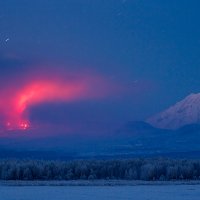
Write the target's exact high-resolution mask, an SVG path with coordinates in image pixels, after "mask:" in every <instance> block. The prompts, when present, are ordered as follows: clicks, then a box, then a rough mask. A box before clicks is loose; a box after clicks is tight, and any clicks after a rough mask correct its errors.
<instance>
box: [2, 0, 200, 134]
mask: <svg viewBox="0 0 200 200" xmlns="http://www.w3.org/2000/svg"><path fill="white" fill-rule="evenodd" d="M199 6H200V2H199V1H197V0H191V1H188V0H182V1H179V0H169V1H162V0H151V1H147V0H95V1H94V0H84V1H83V0H60V1H56V0H30V1H27V0H18V1H16V0H6V1H1V2H0V120H1V123H0V124H1V127H3V128H5V127H6V128H7V129H10V130H13V129H17V128H20V129H23V130H25V129H28V128H30V127H33V126H35V127H37V126H41V127H43V129H45V128H46V127H49V126H54V125H55V126H57V127H60V129H62V130H63V132H65V131H66V132H75V131H77V132H81V131H84V132H87V131H88V132H98V131H99V132H101V131H102V132H103V131H105V130H107V131H111V130H114V129H117V128H118V127H119V126H121V125H123V124H125V123H127V122H128V121H133V120H145V119H147V118H148V117H150V116H151V115H153V114H155V113H157V112H160V111H162V110H163V109H165V108H167V107H168V106H170V105H172V104H174V103H175V102H177V101H179V100H181V99H182V98H184V97H185V96H187V95H189V94H190V93H198V92H200V79H199V77H200V67H199V64H200V56H199V52H200V21H199V19H200V13H199V9H198V8H199Z"/></svg>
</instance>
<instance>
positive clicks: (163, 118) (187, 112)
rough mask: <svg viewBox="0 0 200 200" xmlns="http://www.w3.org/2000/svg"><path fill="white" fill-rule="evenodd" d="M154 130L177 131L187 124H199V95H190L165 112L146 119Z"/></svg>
mask: <svg viewBox="0 0 200 200" xmlns="http://www.w3.org/2000/svg"><path fill="white" fill-rule="evenodd" d="M147 122H148V123H150V124H151V125H152V126H154V127H156V128H162V129H172V130H175V129H178V128H180V127H182V126H186V125H189V124H200V93H198V94H190V95H189V96H187V97H186V98H185V99H183V100H182V101H180V102H178V103H176V104H175V105H173V106H171V107H170V108H168V109H167V110H165V111H163V112H161V113H159V114H156V115H155V116H152V117H150V118H149V119H147Z"/></svg>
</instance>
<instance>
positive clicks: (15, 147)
mask: <svg viewBox="0 0 200 200" xmlns="http://www.w3.org/2000/svg"><path fill="white" fill-rule="evenodd" d="M199 144H200V125H198V124H191V125H186V126H184V127H181V128H180V129H177V130H166V129H159V128H154V127H152V126H151V125H149V124H148V123H146V122H141V121H140V122H138V121H136V122H134V121H133V122H128V123H126V124H125V125H124V126H122V127H121V128H120V129H119V130H117V131H116V132H115V133H113V134H112V135H109V136H108V135H104V136H103V135H99V136H95V137H94V136H89V135H87V136H85V135H84V134H82V135H71V136H69V135H65V136H64V135H63V136H52V137H48V138H45V137H43V138H31V137H30V138H29V137H20V138H16V137H10V138H0V152H1V153H0V157H1V158H37V159H38V158H39V159H85V158H132V157H155V156H167V157H179V158H180V157H181V158H197V157H199V156H200V146H199Z"/></svg>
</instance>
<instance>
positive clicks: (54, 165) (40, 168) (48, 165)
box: [0, 158, 200, 181]
mask: <svg viewBox="0 0 200 200" xmlns="http://www.w3.org/2000/svg"><path fill="white" fill-rule="evenodd" d="M0 179H1V180H81V179H82V180H96V179H120V180H146V181H152V180H160V181H166V180H200V160H175V159H162V158H159V159H127V160H123V159H122V160H120V159H118V160H76V161H46V160H0Z"/></svg>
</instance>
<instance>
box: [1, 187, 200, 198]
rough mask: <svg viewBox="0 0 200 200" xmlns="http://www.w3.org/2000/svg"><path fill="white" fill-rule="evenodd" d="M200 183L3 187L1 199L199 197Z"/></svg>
mask: <svg viewBox="0 0 200 200" xmlns="http://www.w3.org/2000/svg"><path fill="white" fill-rule="evenodd" d="M199 198H200V185H160V186H159V185H138V186H0V200H112V199H113V200H199Z"/></svg>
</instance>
